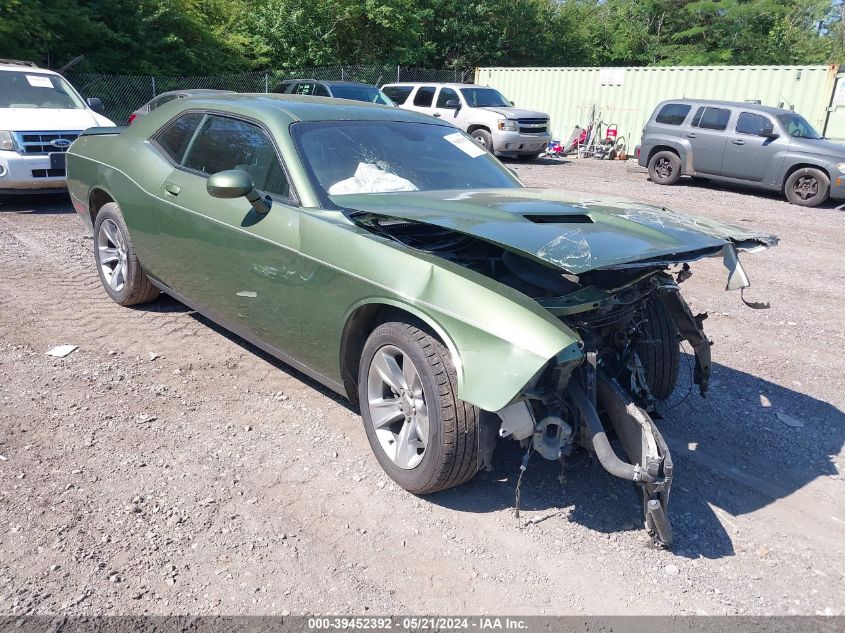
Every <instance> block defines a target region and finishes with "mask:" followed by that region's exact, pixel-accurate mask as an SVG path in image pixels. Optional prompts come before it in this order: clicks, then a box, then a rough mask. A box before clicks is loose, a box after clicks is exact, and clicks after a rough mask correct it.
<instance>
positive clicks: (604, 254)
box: [67, 95, 775, 411]
mask: <svg viewBox="0 0 845 633" xmlns="http://www.w3.org/2000/svg"><path fill="white" fill-rule="evenodd" d="M191 110H195V111H200V112H210V113H222V114H225V115H228V116H234V117H240V118H243V119H246V120H249V121H252V122H255V123H258V124H259V125H260V126H261V127H262V128H264V130H265V131H266V132H267V133H268V134H269V136H270V137H271V138H272V139H273V141H274V143H275V144H276V149H277V151H278V154H279V157H280V158H281V160H282V162H283V164H284V167H285V169H286V171H287V176H288V179H289V182H290V185H291V196H290V199H287V200H285V199H279V198H274V200H273V203H272V209H271V210H270V212H269V213H267V214H266V215H262V214H259V213H257V212H256V211H255V210H254V209H253V208H252V206H251V205H250V203H249V202H248V201H247V200H246V199H244V198H233V199H221V198H213V197H211V196H210V195H209V193H208V192H207V190H206V180H207V177H205V176H203V175H200V174H197V173H196V172H190V171H188V170H185V169H182V168H178V167H177V166H176V165H174V164H173V163H172V162H171V160H170V159H169V158H167V157H166V156H165V155H164V154H163V153H162V152H160V151H159V149H158V148H157V147H156V146H155V144H154V143H152V142H151V138H152V137H153V136H154V135H155V133H156V132H157V131H158V130H159V129H161V128H162V127H163V126H164V125H165V124H166V123H167V122H169V121H170V120H171V119H173V118H174V117H176V116H177V115H180V114H181V113H183V112H186V111H191ZM322 120H390V121H409V122H418V123H426V124H430V125H443V124H441V123H438V122H436V121H434V120H433V119H431V118H429V117H426V116H424V115H419V114H415V113H412V112H408V111H406V110H401V109H398V108H390V107H384V106H373V105H368V104H356V103H353V102H341V101H337V100H331V99H319V98H307V97H306V98H298V97H297V96H295V95H285V96H284V97H282V96H265V95H227V96H215V97H198V98H192V99H184V100H178V101H173V102H171V103H169V104H166V105H165V106H162V107H161V108H159V109H157V110H156V111H155V112H153V113H151V114H150V115H149V116H146V117H143V118H142V119H140V120H139V121H138V122H137V123H136V124H134V125H132V126H131V127H129V128H126V129H124V130H122V131H120V132H119V134H117V135H115V134H114V132H115V130H112V134H111V135H106V134H103V135H99V134H90V135H83V136H81V137H80V138H79V139H78V140H77V141H75V142H74V144H73V146H72V147H71V148H70V151H69V152H68V157H67V169H68V181H69V190H70V193H71V197H72V200H73V202H74V205H75V207H76V209H77V211H78V212H79V214H80V217H81V218H82V219H83V221H84V222H85V223H86V224H87V225H88V226H89V227H91V226H92V219H93V211H94V210H95V209H96V207H97V201H98V200H102V199H103V197H104V196H108V198H110V199H112V200H114V201H116V202H117V203H118V204H119V206H120V209H121V212H122V214H123V216H124V218H125V221H126V225H127V227H128V229H129V232H130V234H131V236H132V239H133V242H134V245H135V248H136V252H137V255H138V258H139V261H140V262H141V264H142V265H143V266H144V268H145V270H146V271H147V273H148V274H149V275H150V277H151V278H152V279H153V280H154V281H156V282H157V283H159V284H161V285H162V286H163V287H165V289H166V290H168V291H170V292H172V293H173V294H174V295H175V296H177V298H180V299H182V300H184V301H186V302H187V303H188V304H189V305H191V306H192V307H194V308H196V309H198V310H200V311H201V312H205V313H207V314H209V315H210V316H212V318H213V319H214V320H217V321H218V322H220V323H221V324H222V325H224V326H225V327H228V328H230V329H232V330H233V331H234V332H236V333H238V334H241V335H243V336H245V337H246V338H248V339H249V340H251V341H253V342H257V343H258V344H260V345H261V346H262V347H264V348H265V349H267V350H269V351H271V352H272V353H274V354H276V355H277V356H279V357H280V358H282V359H284V360H286V361H288V362H290V363H292V364H293V365H294V366H296V367H297V368H299V369H302V370H304V371H306V372H307V373H308V374H310V375H311V376H313V377H314V378H316V379H317V380H319V381H321V382H322V383H323V384H325V385H328V386H330V387H331V388H333V389H335V390H337V391H338V392H340V393H343V394H345V395H348V396H350V397H351V398H353V399H354V398H355V385H354V384H352V383H353V380H352V374H354V372H355V371H357V359H355V358H351V359H350V358H347V357H345V356H344V354H345V353H348V350H349V349H350V348H349V347H348V345H350V344H351V343H350V341H351V340H353V339H354V338H355V335H354V333H352V332H351V330H352V329H354V327H355V324H356V323H357V319H359V318H360V317H361V315H364V314H367V313H368V310H370V309H371V307H372V306H386V307H392V308H396V309H401V310H403V311H405V312H407V313H409V314H411V315H413V316H415V317H417V318H418V319H420V320H422V321H424V322H425V323H427V324H428V325H429V326H430V327H431V328H432V329H433V330H434V331H435V332H436V333H437V334H438V335H439V336H440V337H441V338H442V339H443V342H444V343H445V344H446V346H447V347H448V349H449V351H450V353H451V355H452V358H453V361H454V365H455V367H456V371H457V379H458V395H459V397H460V398H461V399H463V400H465V401H467V402H469V403H471V404H474V405H477V406H478V407H480V408H481V409H484V410H487V411H499V410H500V409H502V408H503V407H505V406H506V405H508V404H509V403H510V402H511V401H513V400H514V399H515V398H517V397H518V396H519V395H520V394H521V392H522V391H523V390H524V389H525V387H526V385H527V384H529V383H530V382H531V380H532V378H533V377H535V376H536V375H537V374H538V372H540V371H541V370H542V369H543V368H544V367H546V366H547V365H548V364H549V362H550V361H553V362H554V363H556V364H564V363H571V364H572V365H573V366H575V365H577V364H578V363H580V362H581V361H582V360H583V358H584V354H583V352H582V349H581V347H582V344H581V343H582V342H581V339H580V337H579V335H578V334H577V333H576V332H574V331H573V330H572V329H570V328H569V327H568V326H567V325H566V324H565V323H564V322H563V321H562V320H561V319H560V318H558V317H557V316H555V314H553V312H554V311H553V310H550V309H547V308H546V307H544V306H543V305H541V302H538V301H537V300H535V299H532V298H531V297H529V296H527V295H526V294H523V293H522V292H520V291H518V290H516V289H514V288H512V287H510V286H508V285H505V284H503V283H501V282H500V281H497V280H495V279H493V278H491V277H489V276H486V275H484V274H481V273H479V272H476V271H474V270H472V269H469V268H467V267H465V266H461V265H460V264H458V263H455V262H454V261H449V260H448V259H444V258H442V257H439V256H437V255H435V254H432V253H428V252H425V251H422V250H418V249H415V248H412V247H410V246H407V245H405V244H403V243H400V242H399V241H397V240H393V239H390V237H389V236H385V235H382V234H379V233H378V232H374V231H372V230H369V229H368V228H367V221H366V220H367V218H372V217H379V218H400V219H404V220H407V221H411V222H418V223H423V224H431V225H436V226H439V227H444V228H447V229H449V230H453V231H455V232H457V233H462V234H466V235H470V236H473V237H477V238H480V239H482V240H484V241H487V242H490V243H491V244H496V245H498V246H501V247H502V248H504V249H506V250H510V251H513V252H515V253H519V254H520V255H524V256H526V257H528V258H531V259H534V260H536V261H538V262H541V263H544V264H547V265H551V266H554V267H558V268H560V269H562V270H563V271H566V272H569V273H575V274H578V273H583V272H585V271H589V270H594V269H600V268H613V267H616V266H621V265H634V266H635V265H636V263H637V262H638V261H642V260H648V261H664V260H665V261H666V262H670V263H671V262H672V261H675V260H677V261H689V260H690V259H691V258H696V257H698V256H705V255H714V254H718V252H719V251H720V250H721V249H722V248H724V247H725V246H726V245H734V246H736V247H738V248H740V249H741V248H750V247H754V246H764V245H768V244H772V243H774V241H775V240H774V238H771V237H769V236H760V235H755V234H750V233H748V232H746V231H743V230H741V229H737V228H735V227H730V226H726V225H722V224H720V223H717V222H714V221H711V220H705V219H685V218H682V217H681V216H677V215H675V214H672V213H669V212H663V211H661V210H660V209H657V208H653V207H646V206H643V205H636V204H631V203H626V202H624V201H621V200H602V201H598V200H595V199H593V198H590V197H588V196H582V195H577V194H573V195H569V196H567V194H563V193H560V192H549V191H543V190H538V189H529V188H517V189H502V190H484V191H470V192H460V191H457V192H456V191H436V192H431V191H429V192H413V193H389V194H358V195H345V196H333V197H332V198H331V202H332V205H326V204H325V198H322V201H321V195H320V193H319V191H318V190H317V188H316V187H315V186H314V184H313V182H312V180H311V178H310V176H309V173H308V171H307V169H306V168H305V167H304V166H303V163H302V159H301V157H300V156H299V155H298V152H297V148H296V145H295V144H294V141H293V139H292V137H291V126H293V125H296V123H297V122H299V121H322ZM443 127H444V131H445V132H448V131H449V128H448V127H447V126H445V125H443ZM165 183H168V186H169V187H172V185H174V184H175V185H177V186H178V189H179V192H178V195H176V196H175V197H174V196H172V195H170V194H169V192H168V190H167V188H166V187H165ZM325 206H335V207H337V208H324V207H325ZM543 215H552V216H556V218H557V220H558V221H557V222H544V221H543V218H539V219H538V218H537V217H534V216H543ZM564 216H569V217H568V218H566V217H564ZM362 218H363V221H362ZM561 223H565V226H563V227H562V226H561ZM683 253H687V254H689V253H695V257H690V256H681V255H680V254H683ZM593 300H594V297H593V296H592V295H591V296H589V297H587V298H586V299H585V300H584V302H585V305H589V302H591V301H593ZM570 307H571V306H570ZM358 336H360V334H359V335H358ZM364 336H366V333H364ZM354 347H355V346H354V345H352V348H351V349H354Z"/></svg>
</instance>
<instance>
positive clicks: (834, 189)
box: [639, 99, 845, 207]
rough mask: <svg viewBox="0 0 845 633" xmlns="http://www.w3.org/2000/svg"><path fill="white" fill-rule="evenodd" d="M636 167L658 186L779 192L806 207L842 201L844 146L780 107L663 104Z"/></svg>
mask: <svg viewBox="0 0 845 633" xmlns="http://www.w3.org/2000/svg"><path fill="white" fill-rule="evenodd" d="M639 163H640V165H641V166H643V167H648V173H649V176H650V177H651V180H652V181H653V182H656V183H657V184H661V185H672V184H675V183H676V182H678V179H679V178H680V177H681V176H682V175H685V176H692V177H695V178H704V179H711V180H717V181H722V182H728V183H736V184H752V185H755V186H757V187H760V188H763V189H768V190H770V191H780V192H783V193H784V194H785V195H786V198H787V199H788V200H789V201H790V202H791V203H793V204H798V205H801V206H804V207H815V206H818V205H820V204H821V203H823V202H824V201H825V200H827V199H828V198H832V199H834V200H845V146H843V145H839V144H837V143H833V142H831V141H828V140H825V139H824V138H823V137H822V136H821V135H820V134H819V133H818V132H816V130H815V129H814V128H813V126H812V125H810V124H809V123H808V122H807V120H806V119H805V118H804V117H802V116H801V115H800V114H797V113H795V112H792V111H790V110H783V109H780V108H770V107H766V106H761V105H754V104H750V103H735V102H729V101H705V100H699V99H674V100H672V101H664V102H663V103H660V104H659V105H658V106H657V108H655V110H654V113H653V114H652V115H651V118H650V119H649V121H648V123H646V126H645V128H644V129H643V140H642V146H641V148H640V155H639Z"/></svg>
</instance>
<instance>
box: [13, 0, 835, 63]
mask: <svg viewBox="0 0 845 633" xmlns="http://www.w3.org/2000/svg"><path fill="white" fill-rule="evenodd" d="M841 3H842V0H834V4H831V0H461V1H456V0H132V1H130V0H0V57H10V58H16V59H29V60H32V61H35V62H37V63H39V64H41V65H45V66H48V67H53V68H56V67H61V66H62V65H64V64H66V63H67V62H68V61H70V60H71V59H73V58H75V57H77V56H78V55H84V56H85V57H84V61H83V62H82V63H81V64H80V65H79V66H77V67H76V68H75V70H84V71H89V72H100V73H120V74H133V73H134V74H151V73H156V74H181V75H192V74H218V73H229V72H237V71H245V70H258V69H265V68H299V67H304V66H322V65H336V64H402V65H410V66H425V67H431V68H433V67H448V68H460V69H465V68H472V67H474V66H481V65H503V66H519V65H531V66H538V65H542V66H556V65H561V66H563V65H565V66H572V65H580V66H595V65H634V66H639V65H654V64H661V65H671V64H680V65H695V64H707V65H710V64H810V63H827V62H839V61H842V60H843V51H845V47H844V46H843V41H845V28H843V20H842V4H841Z"/></svg>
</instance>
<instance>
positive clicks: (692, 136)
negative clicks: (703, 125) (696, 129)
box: [687, 132, 698, 138]
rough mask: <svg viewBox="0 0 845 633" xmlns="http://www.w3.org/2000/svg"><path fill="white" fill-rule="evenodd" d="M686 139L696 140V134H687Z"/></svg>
mask: <svg viewBox="0 0 845 633" xmlns="http://www.w3.org/2000/svg"><path fill="white" fill-rule="evenodd" d="M687 138H698V134H693V133H692V132H690V133H689V134H687Z"/></svg>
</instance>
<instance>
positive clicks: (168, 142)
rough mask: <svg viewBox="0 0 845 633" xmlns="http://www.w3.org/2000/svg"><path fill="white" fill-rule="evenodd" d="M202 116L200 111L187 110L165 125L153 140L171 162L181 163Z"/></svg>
mask: <svg viewBox="0 0 845 633" xmlns="http://www.w3.org/2000/svg"><path fill="white" fill-rule="evenodd" d="M204 116H205V115H204V114H203V113H202V112H187V113H185V114H183V115H182V116H180V117H178V118H176V119H174V120H173V121H171V122H170V123H168V124H167V125H165V126H164V127H163V128H162V129H161V131H160V132H159V133H158V134H156V136H155V138H154V139H153V141H154V142H155V144H156V145H157V146H158V147H159V149H160V150H161V151H163V152H164V153H165V154H167V155H168V156H169V157H170V158H171V159H172V160H173V162H175V163H181V162H182V158H183V157H184V156H185V150H186V149H188V144H189V143H190V141H191V138H192V137H193V136H194V132H196V131H197V127H198V126H199V124H200V122H201V121H202V119H203V117H204Z"/></svg>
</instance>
